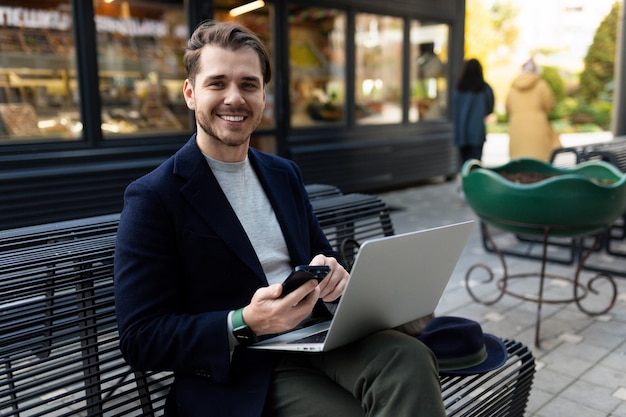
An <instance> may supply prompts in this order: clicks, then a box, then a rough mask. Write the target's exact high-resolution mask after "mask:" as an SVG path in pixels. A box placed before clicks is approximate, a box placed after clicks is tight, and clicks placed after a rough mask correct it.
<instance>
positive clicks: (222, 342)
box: [114, 181, 230, 381]
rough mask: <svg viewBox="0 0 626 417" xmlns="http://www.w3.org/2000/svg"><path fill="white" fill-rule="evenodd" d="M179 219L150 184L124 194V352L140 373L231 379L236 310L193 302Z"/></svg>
mask: <svg viewBox="0 0 626 417" xmlns="http://www.w3.org/2000/svg"><path fill="white" fill-rule="evenodd" d="M175 223H176V218H175V217H173V216H172V215H171V213H169V212H168V209H167V204H165V202H164V201H163V200H162V199H161V198H160V197H159V195H158V193H157V192H156V191H154V190H153V189H151V188H150V186H149V185H148V184H147V183H144V182H142V181H136V182H134V183H132V184H131V185H129V187H128V188H127V190H126V192H125V196H124V209H123V211H122V214H121V218H120V224H119V229H118V233H117V240H116V246H115V261H114V262H115V264H114V283H115V305H116V315H117V320H118V327H119V332H120V349H121V351H122V353H123V354H124V357H125V358H126V360H127V362H128V363H129V364H130V365H131V366H132V367H134V368H135V369H140V370H162V371H166V370H170V371H177V372H183V373H189V374H196V375H201V376H206V377H210V378H212V379H214V380H216V381H227V380H228V379H229V367H230V351H229V343H228V330H227V321H226V320H227V314H228V310H214V311H210V312H209V311H207V312H199V311H192V310H190V308H189V307H190V306H187V305H185V304H184V303H185V300H186V294H185V283H186V280H187V279H188V277H187V276H186V274H185V267H184V265H182V261H181V256H180V248H179V247H178V245H177V242H179V241H180V235H179V233H177V231H176V224H175Z"/></svg>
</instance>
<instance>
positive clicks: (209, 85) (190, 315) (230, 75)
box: [114, 22, 445, 417]
mask: <svg viewBox="0 0 626 417" xmlns="http://www.w3.org/2000/svg"><path fill="white" fill-rule="evenodd" d="M184 62H185V67H186V69H187V79H186V80H185V82H184V85H183V93H184V97H185V101H186V103H187V106H188V107H189V109H190V110H192V111H194V113H195V119H196V133H195V134H194V135H192V136H191V138H190V139H189V141H188V142H187V143H186V144H185V145H184V146H183V147H182V148H181V149H180V150H179V151H178V152H176V154H175V155H173V156H172V157H171V158H169V159H168V160H167V161H165V162H164V163H163V164H162V165H161V166H159V167H158V168H156V169H155V170H154V171H153V172H151V173H149V174H147V175H145V176H144V177H142V178H140V179H138V180H136V181H134V182H132V183H131V184H130V185H129V186H128V187H127V189H126V191H125V194H124V209H123V210H122V214H121V218H120V223H119V229H118V234H117V240H116V247H115V267H114V271H115V307H116V315H117V320H118V324H119V331H120V349H121V351H122V353H123V354H124V357H125V359H126V360H127V362H128V363H129V364H130V365H131V366H132V367H133V368H134V369H137V370H156V371H173V372H174V374H175V379H174V383H173V386H172V387H171V389H170V392H169V395H168V398H167V401H166V415H167V416H194V417H195V416H197V417H200V416H202V417H210V416H216V417H260V416H274V417H280V416H300V417H303V416H311V417H312V416H317V417H319V416H325V417H333V416H337V417H350V416H359V417H362V416H370V417H383V416H425V417H439V416H444V415H445V411H444V408H443V402H442V398H441V389H440V384H439V375H438V368H437V360H436V358H435V356H434V354H433V353H432V352H431V351H430V350H429V349H428V348H427V347H426V346H425V345H424V344H423V343H422V342H420V341H419V340H418V339H417V338H416V337H413V336H409V335H408V334H405V333H401V332H399V331H396V330H385V331H381V332H377V333H374V334H372V335H370V336H367V337H365V338H363V339H362V340H360V341H358V342H354V343H352V344H348V345H346V346H343V347H339V348H337V349H334V350H332V351H330V352H326V353H314V354H312V353H277V352H268V351H261V350H255V349H249V348H247V345H248V344H249V343H250V342H252V341H253V340H254V339H255V338H256V337H258V336H263V335H269V334H274V333H281V332H284V331H287V330H290V329H292V328H294V327H295V326H297V325H298V324H299V323H300V322H302V321H303V320H304V319H306V318H308V317H316V316H322V315H328V314H330V313H329V311H328V309H327V303H328V302H334V301H336V300H337V299H338V298H339V297H340V296H341V294H342V293H343V290H344V288H345V287H346V284H347V282H348V279H349V274H348V272H347V271H346V270H345V269H344V267H343V266H342V265H341V264H340V263H339V262H338V260H337V258H338V255H337V254H336V253H335V252H334V251H333V250H332V248H331V245H330V244H329V242H328V240H327V239H326V236H325V235H324V233H323V231H322V229H321V227H320V225H319V223H318V222H317V219H316V217H315V215H314V213H313V210H312V207H311V204H310V202H309V198H308V195H307V193H306V189H305V187H304V184H303V180H302V173H301V172H300V170H299V169H298V167H297V166H296V164H295V163H293V162H292V161H289V160H287V159H284V158H281V157H278V156H275V155H270V154H266V153H262V152H260V151H257V150H255V149H253V148H251V147H250V136H251V134H252V132H253V131H254V130H255V129H256V128H257V126H258V125H259V123H260V121H261V118H262V115H263V111H264V108H265V98H266V96H265V88H266V87H267V84H268V83H269V81H270V79H271V67H270V58H269V54H268V53H267V50H266V48H265V46H264V44H263V43H262V42H261V41H260V40H259V38H258V37H257V36H256V35H255V34H254V33H253V32H251V31H250V30H248V29H247V28H245V27H243V26H241V25H238V24H236V23H233V22H228V23H226V22H224V23H215V22H205V23H203V24H201V25H200V26H199V27H198V28H197V29H196V30H195V31H194V33H193V34H192V36H191V39H190V40H189V42H188V45H187V49H186V52H185V55H184ZM300 264H310V265H327V266H329V267H330V273H329V275H328V276H327V277H326V278H325V279H324V280H323V281H321V282H320V283H318V282H317V281H315V280H310V281H308V282H307V283H305V284H304V285H302V286H301V287H299V288H297V289H296V290H295V291H293V292H291V293H290V294H287V295H286V296H285V297H282V298H281V293H282V288H283V287H282V285H281V282H282V281H283V280H284V278H285V277H286V276H287V275H288V274H289V272H290V271H292V270H293V269H294V267H295V266H297V265H300ZM390 273H392V271H390ZM380 279H385V277H380Z"/></svg>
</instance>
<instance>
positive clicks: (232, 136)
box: [196, 112, 263, 147]
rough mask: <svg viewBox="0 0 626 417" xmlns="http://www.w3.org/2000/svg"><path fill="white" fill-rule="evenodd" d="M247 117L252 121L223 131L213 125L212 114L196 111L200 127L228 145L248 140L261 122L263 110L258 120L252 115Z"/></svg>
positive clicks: (236, 145)
mask: <svg viewBox="0 0 626 417" xmlns="http://www.w3.org/2000/svg"><path fill="white" fill-rule="evenodd" d="M215 117H217V116H215ZM247 117H248V119H246V121H250V123H245V124H242V125H241V126H240V127H239V128H235V129H228V130H226V129H222V132H218V129H215V128H213V127H212V126H213V123H211V120H210V119H211V116H210V115H209V114H207V113H205V112H196V123H197V124H198V127H199V128H200V129H201V130H202V131H204V132H205V133H206V134H207V135H208V136H209V137H210V138H212V139H213V140H216V141H218V142H221V143H222V144H224V145H226V146H231V147H238V146H241V145H243V144H245V143H246V142H248V140H249V139H250V135H252V132H254V131H255V130H256V128H257V127H258V126H259V125H260V124H261V120H262V118H263V112H260V113H259V115H258V116H257V118H256V120H254V119H251V118H252V116H251V115H248V116H247Z"/></svg>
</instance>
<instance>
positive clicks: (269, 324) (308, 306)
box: [243, 279, 320, 336]
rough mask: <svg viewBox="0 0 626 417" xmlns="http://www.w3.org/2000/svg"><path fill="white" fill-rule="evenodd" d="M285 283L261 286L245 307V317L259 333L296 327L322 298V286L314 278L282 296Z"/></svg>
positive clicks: (259, 334) (249, 324) (250, 325)
mask: <svg viewBox="0 0 626 417" xmlns="http://www.w3.org/2000/svg"><path fill="white" fill-rule="evenodd" d="M282 290H283V286H282V284H273V285H270V286H269V287H262V288H259V289H258V290H257V291H256V292H255V293H254V296H252V300H251V301H250V304H248V305H247V306H246V307H244V309H243V320H244V321H245V322H246V324H247V325H248V327H249V328H250V329H251V330H252V331H253V332H254V334H256V335H257V336H262V335H265V334H274V333H282V332H286V331H288V330H291V329H293V328H294V327H296V326H297V325H298V323H300V322H301V321H302V320H304V319H305V318H307V317H308V316H309V315H310V314H311V312H312V311H313V307H314V306H315V303H316V302H317V300H318V299H319V298H320V285H318V283H317V281H316V280H314V279H312V280H310V281H309V282H305V283H304V284H303V285H301V286H300V287H298V288H297V289H295V290H294V291H293V292H292V293H290V294H287V295H286V296H285V297H283V298H279V297H280V294H281V293H282Z"/></svg>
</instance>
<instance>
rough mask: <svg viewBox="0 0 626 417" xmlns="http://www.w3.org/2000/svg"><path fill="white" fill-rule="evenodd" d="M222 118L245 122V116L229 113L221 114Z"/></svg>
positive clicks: (229, 120) (228, 120)
mask: <svg viewBox="0 0 626 417" xmlns="http://www.w3.org/2000/svg"><path fill="white" fill-rule="evenodd" d="M220 118H221V119H223V120H226V121H227V122H243V120H244V119H245V117H244V116H228V115H220Z"/></svg>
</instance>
